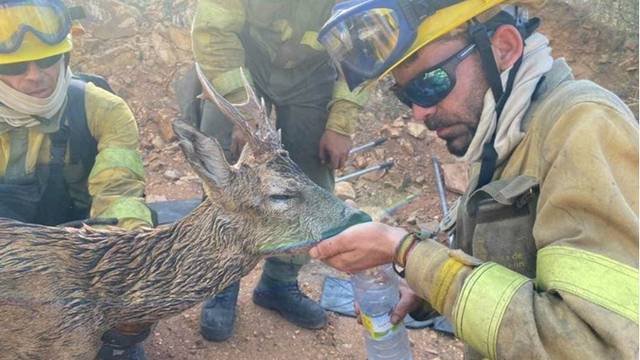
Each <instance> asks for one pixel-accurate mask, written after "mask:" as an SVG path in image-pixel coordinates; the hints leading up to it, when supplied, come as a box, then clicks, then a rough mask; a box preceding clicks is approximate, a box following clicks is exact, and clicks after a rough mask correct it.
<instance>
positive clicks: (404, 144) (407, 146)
mask: <svg viewBox="0 0 640 360" xmlns="http://www.w3.org/2000/svg"><path fill="white" fill-rule="evenodd" d="M400 148H401V149H402V150H403V151H404V152H405V153H406V154H407V155H409V156H413V155H414V154H415V151H414V149H413V145H412V144H411V142H409V141H407V140H405V139H400Z"/></svg>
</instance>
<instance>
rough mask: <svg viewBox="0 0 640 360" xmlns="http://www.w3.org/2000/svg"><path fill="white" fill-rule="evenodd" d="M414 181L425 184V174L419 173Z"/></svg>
mask: <svg viewBox="0 0 640 360" xmlns="http://www.w3.org/2000/svg"><path fill="white" fill-rule="evenodd" d="M413 182H415V183H416V184H418V185H422V184H424V176H423V175H419V176H418V177H416V178H415V179H413Z"/></svg>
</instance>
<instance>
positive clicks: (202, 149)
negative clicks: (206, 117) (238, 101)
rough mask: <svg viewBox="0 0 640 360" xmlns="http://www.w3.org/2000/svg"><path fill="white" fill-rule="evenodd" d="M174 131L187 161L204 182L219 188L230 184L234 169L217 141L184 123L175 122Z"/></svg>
mask: <svg viewBox="0 0 640 360" xmlns="http://www.w3.org/2000/svg"><path fill="white" fill-rule="evenodd" d="M173 131H174V132H175V133H176V136H177V137H178V140H180V147H181V148H182V152H183V153H184V155H185V157H186V158H187V161H188V162H189V163H190V164H191V167H192V168H193V170H195V171H196V172H197V173H198V175H200V177H201V178H202V180H204V181H206V182H207V183H211V182H213V185H215V186H216V187H217V188H222V187H224V186H226V185H228V184H229V181H230V179H231V175H232V169H231V166H230V165H229V163H228V162H227V160H226V159H225V157H224V151H223V150H222V147H220V145H219V144H218V142H217V141H215V140H213V139H211V138H209V137H207V136H205V135H204V134H202V133H201V132H199V131H198V130H196V129H195V128H194V127H192V126H191V125H188V124H187V123H185V122H183V121H176V122H174V123H173Z"/></svg>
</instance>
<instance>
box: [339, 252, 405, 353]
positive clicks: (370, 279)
mask: <svg viewBox="0 0 640 360" xmlns="http://www.w3.org/2000/svg"><path fill="white" fill-rule="evenodd" d="M351 285H352V286H353V292H354V294H355V300H356V303H358V305H359V306H360V317H361V319H362V324H363V325H364V327H365V331H364V334H365V344H366V347H367V358H368V360H412V359H413V357H412V355H411V348H410V346H409V337H408V336H407V330H406V329H405V327H404V324H403V323H402V322H400V323H399V324H398V325H395V326H394V325H392V324H391V310H392V309H393V308H394V307H395V305H396V304H397V303H398V301H399V299H400V295H399V291H398V277H397V275H396V273H395V272H394V271H393V269H392V268H391V265H383V266H379V267H376V268H373V269H369V270H365V271H362V272H359V273H357V274H355V275H353V276H352V277H351Z"/></svg>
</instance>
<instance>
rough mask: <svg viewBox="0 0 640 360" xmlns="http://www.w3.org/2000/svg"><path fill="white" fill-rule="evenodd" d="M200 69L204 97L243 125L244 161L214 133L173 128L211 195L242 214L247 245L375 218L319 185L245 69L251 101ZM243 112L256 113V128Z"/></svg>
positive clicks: (295, 240) (273, 248) (291, 242)
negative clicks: (296, 158) (228, 153)
mask: <svg viewBox="0 0 640 360" xmlns="http://www.w3.org/2000/svg"><path fill="white" fill-rule="evenodd" d="M196 70H197V73H198V77H199V79H200V82H201V83H202V87H203V97H204V98H205V99H207V100H210V101H213V102H214V103H215V104H216V105H217V106H218V107H219V108H220V110H221V111H222V113H223V114H225V115H226V116H227V118H228V119H229V120H231V121H232V122H233V123H234V125H235V126H238V127H239V128H240V129H241V130H242V132H243V133H244V134H245V136H246V137H247V140H248V141H247V145H246V146H245V148H244V149H243V151H242V155H241V156H240V158H239V160H238V161H237V162H236V163H235V164H234V165H230V164H229V163H228V162H227V160H226V159H225V156H224V152H223V150H222V148H221V146H220V145H219V144H218V143H217V142H216V141H215V140H214V139H211V138H209V137H207V136H205V135H203V134H202V133H200V132H199V131H197V130H196V129H194V128H193V127H191V126H189V125H187V124H185V123H183V122H176V123H175V124H174V130H175V132H176V134H177V136H178V138H179V140H180V146H181V147H182V150H183V152H184V154H185V156H186V159H187V161H188V162H189V163H190V165H191V166H192V168H193V169H194V171H195V172H196V173H197V174H198V175H199V176H200V178H201V179H202V180H203V183H204V190H205V193H206V195H207V199H208V201H210V202H211V203H212V204H214V205H215V206H217V207H219V208H222V213H223V214H225V216H228V217H230V218H234V219H236V220H235V221H233V223H236V226H237V223H238V222H241V223H242V227H244V229H237V230H236V232H238V233H240V234H239V236H240V237H244V238H245V240H246V241H249V242H250V244H249V246H248V247H247V244H245V249H247V250H248V251H251V252H255V253H259V254H268V253H276V252H283V251H290V250H293V249H297V248H304V247H307V246H310V245H312V244H314V243H315V242H317V241H319V240H321V239H323V238H325V237H327V236H328V235H330V234H335V233H337V232H339V231H341V230H342V229H344V228H346V227H348V226H350V225H353V224H355V223H359V222H363V221H368V220H369V218H368V216H367V215H366V214H364V213H362V212H360V211H357V210H355V209H353V208H350V207H348V206H346V205H345V204H344V203H343V202H342V201H340V200H339V199H338V198H336V197H335V196H333V195H332V194H331V193H329V192H327V191H326V190H324V189H322V188H321V187H319V186H318V185H316V184H314V183H313V182H312V181H311V180H310V179H309V178H308V177H307V176H306V175H305V174H304V173H303V172H302V170H300V168H299V167H298V166H297V165H296V164H295V163H294V162H293V161H292V160H291V158H290V157H289V155H288V153H287V151H285V150H284V149H283V148H282V145H281V142H280V134H279V132H277V131H276V130H275V126H274V124H273V123H272V121H271V120H270V118H269V116H268V115H267V112H266V111H265V109H264V102H263V101H258V99H257V97H256V95H255V93H254V92H253V90H252V89H251V86H250V85H249V84H248V83H247V81H246V78H245V77H244V74H243V80H244V85H245V86H244V87H245V91H246V92H247V100H246V102H245V103H243V104H237V105H234V104H231V103H229V102H228V101H227V100H226V99H225V98H224V97H223V96H222V95H220V94H219V93H218V92H217V91H216V90H215V89H214V88H213V86H212V85H211V84H210V83H209V81H208V80H207V78H206V77H205V76H204V74H203V73H202V71H201V70H200V68H199V66H197V64H196ZM241 110H242V112H241ZM243 113H245V114H251V116H252V117H253V118H254V119H255V121H256V123H257V128H255V127H254V126H252V125H251V124H250V123H249V121H248V120H247V119H246V118H245V117H244V116H243V115H242V114H243ZM301 121H304V120H303V119H301Z"/></svg>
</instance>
